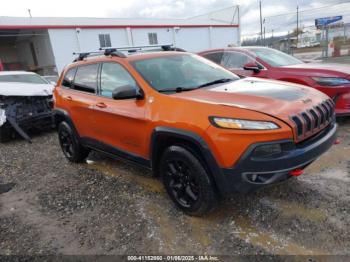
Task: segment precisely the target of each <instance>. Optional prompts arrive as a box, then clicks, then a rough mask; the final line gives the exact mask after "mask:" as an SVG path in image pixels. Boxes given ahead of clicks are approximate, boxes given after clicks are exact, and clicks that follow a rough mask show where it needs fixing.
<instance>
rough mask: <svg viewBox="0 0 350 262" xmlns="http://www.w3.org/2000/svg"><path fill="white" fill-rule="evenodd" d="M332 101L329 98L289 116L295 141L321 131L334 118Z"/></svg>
mask: <svg viewBox="0 0 350 262" xmlns="http://www.w3.org/2000/svg"><path fill="white" fill-rule="evenodd" d="M334 106H335V105H334V102H333V101H332V100H331V99H328V100H325V101H323V102H322V103H321V104H318V105H317V106H315V107H313V108H311V109H309V110H307V111H304V112H301V113H300V114H298V115H294V116H292V117H291V119H292V121H293V123H294V129H295V134H296V136H297V139H296V140H297V142H300V141H302V140H305V139H306V138H308V137H310V136H313V135H314V134H316V133H318V132H319V131H321V130H322V129H323V128H325V127H326V126H327V125H328V124H329V123H331V122H332V120H333V119H334V116H335V115H334V112H335V111H334Z"/></svg>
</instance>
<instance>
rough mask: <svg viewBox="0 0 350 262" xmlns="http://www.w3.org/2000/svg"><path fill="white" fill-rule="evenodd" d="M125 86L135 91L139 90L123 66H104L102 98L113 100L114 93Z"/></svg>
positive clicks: (106, 64)
mask: <svg viewBox="0 0 350 262" xmlns="http://www.w3.org/2000/svg"><path fill="white" fill-rule="evenodd" d="M125 85H131V86H133V87H134V88H135V89H136V88H137V84H136V81H135V80H134V78H132V77H131V75H130V74H129V73H128V71H126V69H125V68H124V67H123V66H121V65H119V64H116V63H104V64H102V69H101V91H100V95H101V96H104V97H108V98H112V94H113V91H114V90H116V89H117V88H119V87H122V86H125Z"/></svg>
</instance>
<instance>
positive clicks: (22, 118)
mask: <svg viewBox="0 0 350 262" xmlns="http://www.w3.org/2000/svg"><path fill="white" fill-rule="evenodd" d="M53 88H54V86H53V85H52V84H50V83H49V82H48V81H47V80H46V79H44V78H43V77H41V76H39V75H38V74H35V73H32V72H25V71H1V72H0V142H4V141H7V140H9V139H10V138H11V136H12V134H13V133H14V131H16V132H17V133H18V134H19V135H20V136H22V137H23V138H24V139H26V140H27V141H29V142H30V141H31V139H30V137H29V136H28V134H27V133H26V130H29V129H33V128H34V129H44V128H47V127H49V126H53V115H52V106H53V101H52V91H53Z"/></svg>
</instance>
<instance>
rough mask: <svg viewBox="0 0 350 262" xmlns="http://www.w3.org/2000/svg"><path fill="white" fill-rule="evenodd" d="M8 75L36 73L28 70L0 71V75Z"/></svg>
mask: <svg viewBox="0 0 350 262" xmlns="http://www.w3.org/2000/svg"><path fill="white" fill-rule="evenodd" d="M7 75H36V73H33V72H27V71H1V72H0V76H7Z"/></svg>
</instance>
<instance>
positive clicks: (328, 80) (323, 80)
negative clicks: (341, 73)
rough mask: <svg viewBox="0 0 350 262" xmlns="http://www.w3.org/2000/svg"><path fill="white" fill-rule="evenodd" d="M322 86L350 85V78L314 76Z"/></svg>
mask: <svg viewBox="0 0 350 262" xmlns="http://www.w3.org/2000/svg"><path fill="white" fill-rule="evenodd" d="M312 79H313V80H315V81H316V82H317V83H318V84H319V85H321V86H340V85H349V84H350V80H348V79H345V78H341V77H312Z"/></svg>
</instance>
